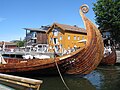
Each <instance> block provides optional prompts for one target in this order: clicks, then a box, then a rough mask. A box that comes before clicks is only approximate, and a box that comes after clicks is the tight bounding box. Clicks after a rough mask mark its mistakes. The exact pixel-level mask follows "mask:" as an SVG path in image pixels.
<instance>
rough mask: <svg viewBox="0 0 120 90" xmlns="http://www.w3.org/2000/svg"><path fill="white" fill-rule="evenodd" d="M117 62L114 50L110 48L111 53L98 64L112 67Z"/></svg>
mask: <svg viewBox="0 0 120 90" xmlns="http://www.w3.org/2000/svg"><path fill="white" fill-rule="evenodd" d="M116 60H117V55H116V50H115V49H114V48H112V53H110V54H109V55H107V56H104V57H103V59H102V61H101V62H100V64H101V65H114V64H115V63H116Z"/></svg>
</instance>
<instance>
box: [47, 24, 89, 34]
mask: <svg viewBox="0 0 120 90" xmlns="http://www.w3.org/2000/svg"><path fill="white" fill-rule="evenodd" d="M54 26H57V27H59V28H62V29H63V30H64V31H71V32H78V33H85V34H87V32H86V30H85V29H84V28H79V27H77V26H70V25H66V24H59V23H53V25H52V26H51V28H52V27H54ZM51 28H49V29H48V31H47V33H48V32H49V31H50V30H51Z"/></svg>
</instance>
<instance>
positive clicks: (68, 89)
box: [54, 59, 70, 90]
mask: <svg viewBox="0 0 120 90" xmlns="http://www.w3.org/2000/svg"><path fill="white" fill-rule="evenodd" d="M54 61H55V65H56V67H57V70H58V73H59V75H60V78H61V80H62V82H63V84H64V85H65V87H66V88H67V90H70V88H69V87H68V86H67V84H66V83H65V80H64V79H63V76H62V74H61V72H60V69H59V66H58V64H57V62H56V60H55V59H54Z"/></svg>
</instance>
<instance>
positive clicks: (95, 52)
mask: <svg viewBox="0 0 120 90" xmlns="http://www.w3.org/2000/svg"><path fill="white" fill-rule="evenodd" d="M85 7H86V6H85ZM82 8H84V6H81V11H80V15H81V17H82V19H83V21H84V24H85V27H86V30H87V42H86V46H85V47H83V48H80V49H78V50H77V51H75V52H73V53H71V54H68V55H64V56H61V57H56V58H50V59H32V60H25V59H18V58H14V59H12V58H7V59H5V61H6V62H7V64H0V72H1V73H11V74H21V75H23V74H24V75H29V76H30V75H35V74H36V75H40V74H47V75H49V74H52V75H53V74H58V72H57V67H56V66H58V67H59V70H60V72H61V73H65V74H81V75H85V74H89V73H90V72H91V71H93V70H94V69H96V67H97V66H98V65H99V63H100V62H101V59H102V57H103V51H104V46H103V40H102V37H101V34H100V32H99V30H98V29H97V28H96V26H95V25H94V24H93V23H92V22H91V21H90V20H89V19H88V18H87V17H86V16H85V15H84V13H83V12H82Z"/></svg>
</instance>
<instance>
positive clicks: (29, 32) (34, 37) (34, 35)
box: [24, 26, 50, 46]
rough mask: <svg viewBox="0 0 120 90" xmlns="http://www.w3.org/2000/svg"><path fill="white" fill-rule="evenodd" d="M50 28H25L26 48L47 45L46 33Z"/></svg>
mask: <svg viewBox="0 0 120 90" xmlns="http://www.w3.org/2000/svg"><path fill="white" fill-rule="evenodd" d="M49 27H50V26H41V28H24V29H25V30H26V37H25V41H26V44H25V45H26V46H28V45H29V46H32V45H37V44H47V35H46V31H47V30H48V29H49Z"/></svg>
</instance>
